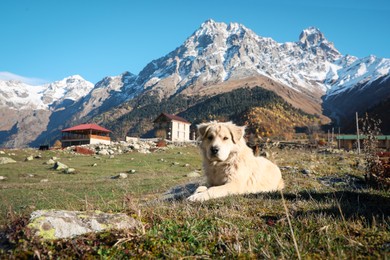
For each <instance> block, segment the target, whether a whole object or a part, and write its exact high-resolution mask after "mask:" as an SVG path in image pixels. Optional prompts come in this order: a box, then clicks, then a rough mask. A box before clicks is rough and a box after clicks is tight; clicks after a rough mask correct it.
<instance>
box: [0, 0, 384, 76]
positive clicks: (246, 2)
mask: <svg viewBox="0 0 390 260" xmlns="http://www.w3.org/2000/svg"><path fill="white" fill-rule="evenodd" d="M0 10H1V15H0V25H1V31H0V33H1V34H0V35H1V37H0V39H1V40H0V79H1V78H2V79H6V78H12V77H13V78H16V77H19V79H22V80H24V81H25V82H29V83H30V84H41V83H42V82H52V81H55V80H61V79H63V78H65V77H68V76H71V75H75V74H78V75H81V76H82V77H83V78H85V79H86V80H89V81H91V82H93V83H96V82H98V81H99V80H101V79H102V78H103V77H105V76H115V75H119V74H121V73H123V72H125V71H130V72H132V73H134V74H138V73H139V71H140V70H142V68H143V67H145V66H146V65H147V63H148V62H150V61H152V60H154V59H157V58H160V57H162V56H164V55H166V54H168V53H169V52H170V51H172V50H174V49H175V48H176V47H178V46H180V45H181V44H182V43H183V42H184V41H185V40H186V38H188V37H189V36H190V35H191V34H192V33H193V32H194V31H195V30H197V29H198V28H199V26H200V25H201V24H202V23H203V22H204V21H206V20H207V19H213V20H215V21H217V22H225V23H230V22H238V23H241V24H244V25H245V26H246V27H248V28H249V29H251V30H253V31H254V32H255V33H257V34H258V35H260V36H264V37H271V38H273V39H274V40H276V41H278V42H291V41H297V40H298V37H299V34H300V32H301V31H302V30H303V29H305V28H307V27H309V26H315V27H317V28H319V29H320V30H321V31H322V32H323V33H324V35H325V37H326V38H327V39H328V40H330V41H332V42H334V44H335V47H336V48H337V49H338V50H339V51H340V52H341V53H342V54H350V55H354V56H357V57H360V58H361V57H365V56H368V55H370V54H373V55H376V56H379V57H384V58H390V33H389V32H390V18H389V14H390V1H389V0H370V1H368V0H324V1H308V0H307V1H306V0H303V1H300V0H295V1H290V0H274V1H272V0H236V1H232V0H196V1H189V0H180V1H179V0H165V1H162V0H143V1H131V0H91V1H88V0H1V1H0Z"/></svg>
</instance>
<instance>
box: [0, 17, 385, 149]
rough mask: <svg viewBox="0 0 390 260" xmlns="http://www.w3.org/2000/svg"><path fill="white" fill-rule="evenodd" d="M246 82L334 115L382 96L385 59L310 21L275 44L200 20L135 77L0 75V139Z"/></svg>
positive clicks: (220, 90) (24, 141) (307, 108)
mask: <svg viewBox="0 0 390 260" xmlns="http://www.w3.org/2000/svg"><path fill="white" fill-rule="evenodd" d="M254 86H261V87H262V88H265V89H268V90H271V91H273V92H275V93H276V94H277V95H279V96H281V97H282V98H283V99H285V100H286V101H287V102H289V103H290V104H292V105H293V106H294V107H297V108H300V109H301V110H303V111H305V112H307V113H310V114H317V115H323V113H324V111H325V113H326V115H327V116H331V117H332V118H335V119H342V118H343V117H344V118H345V117H348V115H349V114H350V113H351V111H353V112H354V111H361V110H364V109H367V108H368V106H371V105H374V104H375V103H376V102H380V101H381V100H382V99H384V98H390V59H384V58H378V57H375V56H369V57H365V58H357V57H354V56H351V55H343V54H341V53H340V52H339V51H338V50H337V49H336V47H335V46H334V44H333V43H332V42H330V41H329V40H328V39H326V37H325V36H324V34H323V33H322V32H321V31H320V30H319V29H317V28H315V27H310V28H307V29H305V30H303V31H302V32H301V34H300V35H299V37H297V41H293V42H286V43H278V42H276V41H275V40H273V39H271V38H266V37H261V36H259V35H257V34H256V33H255V32H253V31H252V30H250V29H248V28H246V27H245V26H244V25H241V24H238V23H230V24H225V23H218V22H215V21H213V20H208V21H206V22H204V23H203V24H202V25H201V26H200V27H199V28H198V29H197V30H196V31H195V32H194V33H193V34H192V35H191V36H190V37H189V38H187V39H186V40H185V41H184V43H183V44H182V45H181V46H179V47H177V48H176V49H175V50H173V51H172V52H170V53H168V54H167V55H166V56H163V57H161V58H159V59H156V60H153V61H151V62H150V63H149V64H147V65H146V66H145V68H144V69H143V70H142V71H141V72H140V73H139V74H138V75H134V74H131V73H130V72H125V73H123V74H120V75H118V76H111V77H105V78H104V79H102V80H101V81H100V82H98V83H97V84H96V85H95V86H93V84H92V83H89V82H87V81H85V80H83V79H82V78H81V77H80V76H72V77H69V78H66V79H64V80H61V81H57V82H54V83H51V84H46V85H43V86H28V85H26V84H23V83H21V82H15V81H0V107H1V108H2V110H1V111H0V116H1V117H4V118H5V119H3V120H2V121H1V122H0V137H1V136H2V135H3V136H8V137H7V138H8V140H11V139H12V138H9V137H10V136H13V137H14V138H13V139H12V140H13V143H12V144H11V145H13V146H17V145H26V144H28V143H29V142H31V141H33V140H34V138H35V140H39V141H42V140H46V138H47V136H46V135H47V134H48V133H50V134H51V133H55V132H58V129H59V128H61V127H63V126H66V125H67V124H73V123H81V122H84V121H86V120H87V121H88V120H92V119H94V120H95V121H99V120H101V119H99V118H102V116H101V115H102V113H104V114H105V116H104V117H103V118H107V116H108V117H109V118H110V121H111V122H113V121H115V120H116V119H117V118H119V117H120V116H122V115H125V114H126V113H129V112H130V111H133V112H134V111H136V110H137V109H138V110H142V109H143V107H144V105H145V104H146V103H147V102H152V103H153V102H159V101H162V100H166V99H169V98H171V97H175V96H178V95H181V96H183V97H195V96H196V97H198V96H200V97H202V99H203V100H204V99H205V98H208V97H211V96H215V95H217V94H219V93H224V92H230V91H232V90H234V89H237V88H243V87H254ZM132 101H134V102H133V103H131V102H132ZM129 102H130V103H129ZM182 109H184V108H182ZM11 110H12V111H11ZM10 111H11V112H10ZM27 111H28V112H27ZM37 111H42V112H39V113H38V112H37ZM179 112H180V110H179ZM9 115H12V117H10V116H9ZM34 117H35V119H36V120H35V121H38V122H40V123H39V124H40V125H39V127H38V128H37V129H35V132H34V134H31V133H30V135H29V137H27V138H18V140H19V141H17V142H15V141H14V140H16V139H17V138H15V137H19V135H18V133H19V132H20V133H21V134H20V135H23V131H25V130H26V129H27V128H28V127H29V126H30V125H29V124H30V123H31V121H34V120H32V119H31V118H34ZM149 117H150V116H149ZM12 118H16V119H12ZM322 118H324V117H322ZM64 119H66V120H64ZM124 124H125V122H124ZM124 129H125V128H124ZM7 131H8V132H7ZM124 131H125V130H124ZM39 134H40V135H39ZM38 135H39V138H38V139H37V136H38ZM24 136H25V135H24ZM20 140H22V141H20ZM1 143H2V142H1V140H0V145H1ZM3 144H4V142H3ZM8 144H9V143H8Z"/></svg>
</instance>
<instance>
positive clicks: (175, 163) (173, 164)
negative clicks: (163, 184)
mask: <svg viewBox="0 0 390 260" xmlns="http://www.w3.org/2000/svg"><path fill="white" fill-rule="evenodd" d="M179 164H180V163H178V162H173V163H172V166H175V165H179Z"/></svg>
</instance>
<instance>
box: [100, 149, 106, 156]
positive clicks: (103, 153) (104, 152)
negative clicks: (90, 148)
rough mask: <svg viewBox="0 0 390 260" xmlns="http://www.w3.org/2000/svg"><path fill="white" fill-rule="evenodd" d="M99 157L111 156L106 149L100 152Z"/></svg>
mask: <svg viewBox="0 0 390 260" xmlns="http://www.w3.org/2000/svg"><path fill="white" fill-rule="evenodd" d="M98 154H99V155H109V152H108V151H107V150H106V149H103V150H100V151H99V152H98Z"/></svg>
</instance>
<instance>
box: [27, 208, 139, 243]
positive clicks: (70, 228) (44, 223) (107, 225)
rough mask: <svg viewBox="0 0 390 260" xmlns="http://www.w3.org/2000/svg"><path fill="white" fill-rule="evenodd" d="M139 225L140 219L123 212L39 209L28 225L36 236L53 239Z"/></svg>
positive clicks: (33, 214)
mask: <svg viewBox="0 0 390 260" xmlns="http://www.w3.org/2000/svg"><path fill="white" fill-rule="evenodd" d="M139 225H140V222H139V221H137V220H135V219H133V218H131V217H129V216H128V215H126V214H123V213H117V214H110V213H103V212H100V211H85V212H83V211H66V210H37V211H34V212H33V213H31V217H30V223H29V224H28V227H29V228H30V229H32V231H33V233H34V234H35V235H36V236H38V237H41V238H43V239H45V240H53V239H59V238H71V237H74V236H78V235H83V234H86V233H90V232H102V231H107V230H111V229H132V228H135V227H137V226H139Z"/></svg>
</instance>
